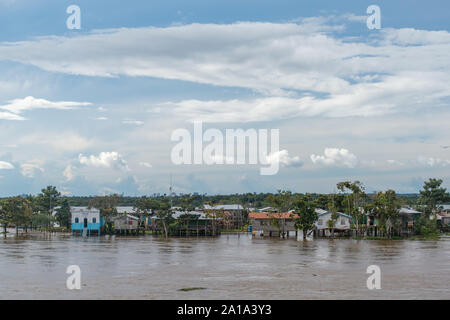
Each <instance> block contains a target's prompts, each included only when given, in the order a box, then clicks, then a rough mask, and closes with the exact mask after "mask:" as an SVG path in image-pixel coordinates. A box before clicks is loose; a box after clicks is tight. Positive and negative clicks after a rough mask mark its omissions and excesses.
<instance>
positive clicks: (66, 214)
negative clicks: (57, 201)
mask: <svg viewBox="0 0 450 320" xmlns="http://www.w3.org/2000/svg"><path fill="white" fill-rule="evenodd" d="M55 218H56V221H58V223H59V225H60V226H61V227H65V228H67V229H70V225H71V214H70V205H69V201H68V200H67V198H64V199H63V200H62V201H61V206H60V207H59V208H58V209H56V215H55Z"/></svg>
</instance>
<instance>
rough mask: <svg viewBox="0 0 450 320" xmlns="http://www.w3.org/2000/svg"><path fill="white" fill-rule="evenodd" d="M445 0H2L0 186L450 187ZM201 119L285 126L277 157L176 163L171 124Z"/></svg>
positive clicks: (449, 45)
mask: <svg viewBox="0 0 450 320" xmlns="http://www.w3.org/2000/svg"><path fill="white" fill-rule="evenodd" d="M72 4H76V5H78V6H79V7H80V9H81V27H82V28H81V30H69V29H67V28H66V19H67V17H68V16H69V15H68V14H67V13H66V8H67V7H68V6H69V5H72ZM372 4H377V5H379V6H380V8H381V21H382V28H381V30H369V29H368V28H367V27H366V21H365V20H366V17H367V14H366V8H367V7H368V6H369V5H372ZM449 6H450V4H449V3H448V1H426V2H425V1H378V2H373V1H261V0H259V1H242V0H241V1H195V0H193V1H129V2H123V1H76V2H74V1H56V0H54V1H50V0H49V1H31V0H0V70H1V72H0V136H1V137H2V139H1V143H0V195H1V196H6V195H13V194H20V193H36V192H39V190H40V189H41V188H42V187H44V186H46V185H48V184H52V185H56V186H57V187H58V188H59V189H60V190H61V191H63V193H65V194H69V195H89V194H105V193H111V192H119V193H124V194H127V195H143V194H152V193H155V192H159V193H164V192H168V186H169V179H170V178H169V177H170V175H171V174H172V176H173V184H174V190H175V191H176V192H207V193H210V194H211V193H234V192H260V191H264V192H267V191H268V192H273V191H276V190H277V189H279V188H283V189H286V188H287V189H291V190H293V191H299V192H307V191H308V192H333V191H335V184H336V183H337V182H339V181H342V180H348V179H350V180H356V179H358V180H361V181H362V182H363V183H364V184H365V185H366V187H367V190H368V191H374V190H385V189H387V188H393V189H395V190H397V191H399V192H417V191H418V190H419V189H420V187H421V185H422V182H423V180H425V179H428V178H429V177H441V178H444V181H445V185H446V186H450V179H449V174H448V171H449V170H448V169H449V168H450V148H448V147H447V146H448V145H450V141H449V137H450V129H449V126H448V119H449V116H450V110H449V95H450V89H449V86H448V81H449V80H450V35H449V24H450V21H449V19H448V12H449V9H450V8H449ZM194 120H202V121H203V122H204V126H205V128H217V129H219V130H222V131H225V130H226V129H229V128H231V129H237V128H243V129H252V128H255V129H264V128H267V129H273V128H277V129H279V130H280V150H282V152H283V153H282V154H283V158H282V159H281V168H280V171H279V172H278V174H276V175H273V176H261V175H260V174H259V168H258V166H254V165H239V166H223V165H214V166H205V165H181V166H177V165H174V164H173V163H172V161H171V159H170V152H171V148H172V147H173V146H174V144H175V143H174V142H172V141H171V139H170V138H171V134H172V133H173V131H174V130H176V129H178V128H186V129H188V130H190V131H192V121H194Z"/></svg>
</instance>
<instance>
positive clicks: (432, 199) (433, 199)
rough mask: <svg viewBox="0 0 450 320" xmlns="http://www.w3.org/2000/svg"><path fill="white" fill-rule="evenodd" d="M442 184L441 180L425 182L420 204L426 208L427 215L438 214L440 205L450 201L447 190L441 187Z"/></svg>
mask: <svg viewBox="0 0 450 320" xmlns="http://www.w3.org/2000/svg"><path fill="white" fill-rule="evenodd" d="M442 182H443V181H442V180H441V179H429V180H428V181H425V182H424V185H423V190H421V191H420V196H419V201H418V202H419V204H420V205H422V206H424V209H425V213H426V214H427V215H430V214H431V213H434V212H436V210H437V208H438V205H439V204H442V203H445V202H447V201H450V195H449V193H448V192H447V189H446V188H443V187H441V185H442Z"/></svg>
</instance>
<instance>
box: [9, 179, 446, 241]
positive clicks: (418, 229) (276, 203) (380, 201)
mask: <svg viewBox="0 0 450 320" xmlns="http://www.w3.org/2000/svg"><path fill="white" fill-rule="evenodd" d="M442 183H443V181H442V180H441V179H429V180H428V181H425V182H424V186H423V189H422V190H421V191H420V193H419V194H417V195H413V194H408V195H399V194H396V192H395V191H393V190H386V191H382V192H375V193H373V194H369V195H367V194H366V193H365V187H364V185H363V184H362V183H361V182H360V181H353V182H352V181H343V182H339V183H338V184H337V189H338V190H339V193H337V194H315V193H313V194H301V193H292V192H291V191H288V190H278V192H277V193H275V194H270V193H245V194H232V195H206V194H179V195H177V194H172V195H171V196H170V197H168V196H167V195H165V194H164V195H161V194H154V195H152V196H149V197H124V196H123V195H119V194H112V195H106V196H95V197H63V196H61V193H60V192H59V191H58V190H57V189H56V187H54V186H48V187H46V188H44V189H42V190H41V192H40V193H39V194H38V195H22V196H15V197H8V198H3V199H0V225H1V228H2V229H1V231H3V233H4V234H6V231H7V229H8V228H15V229H16V233H18V231H19V228H20V227H22V228H23V230H24V231H25V232H27V231H28V230H29V229H39V230H43V231H55V230H59V231H65V230H70V227H71V216H70V206H74V205H79V206H88V207H91V208H92V207H93V208H97V209H99V210H100V214H101V216H102V217H103V218H104V220H105V227H104V228H105V229H104V231H106V232H108V233H111V232H113V225H112V217H114V216H115V215H117V210H116V207H117V206H133V207H134V208H136V210H137V211H136V214H137V215H138V216H139V217H140V218H141V220H142V219H143V218H147V217H150V216H151V217H153V218H154V221H156V223H157V224H158V226H159V227H160V228H161V230H163V234H164V237H168V236H169V235H170V234H171V229H174V228H175V227H180V226H182V225H180V223H185V224H186V223H189V221H190V219H195V216H192V215H189V212H190V211H193V210H195V209H196V208H198V207H203V206H204V205H205V204H208V205H210V208H209V209H206V210H204V212H205V214H206V215H207V216H208V217H210V218H211V219H212V223H213V230H214V232H215V230H216V227H217V224H218V223H219V220H220V221H221V222H220V224H221V227H222V228H223V229H228V230H242V229H241V228H243V227H245V226H246V225H247V221H245V219H244V220H243V221H242V224H239V226H236V225H233V220H232V218H230V216H229V215H227V214H225V213H224V212H223V210H216V209H214V208H213V206H215V205H218V204H230V203H234V204H241V205H242V206H243V207H244V208H255V207H259V208H261V207H265V206H270V207H272V208H274V211H275V212H274V213H271V214H272V215H273V219H271V221H270V223H271V224H272V225H273V226H275V227H276V228H277V229H278V231H279V232H280V234H281V235H283V236H284V235H285V230H283V228H284V225H285V224H284V223H283V222H284V221H283V220H284V219H279V213H286V212H292V213H293V214H292V217H293V219H294V223H295V227H296V228H297V229H298V230H304V237H306V235H307V234H308V233H309V232H310V231H311V230H313V228H314V223H315V221H316V220H317V214H316V213H315V211H314V209H315V208H322V209H327V210H328V211H330V212H331V219H330V220H328V221H327V227H328V228H329V229H330V231H331V235H332V236H334V232H335V228H336V223H337V221H338V218H339V212H344V213H346V214H348V215H349V216H351V217H352V224H353V225H354V229H355V231H356V235H355V236H356V237H357V238H358V237H361V236H365V235H367V232H366V231H367V230H368V229H367V226H368V221H367V219H368V218H367V217H368V216H369V215H370V216H371V217H372V218H375V219H376V221H377V227H378V228H379V231H381V236H382V237H383V238H388V239H395V238H396V237H398V236H400V235H401V234H400V230H401V229H402V228H403V227H404V226H405V220H404V219H403V218H402V216H400V215H399V208H400V207H401V206H409V207H411V208H413V209H416V210H418V211H420V212H423V213H424V214H417V215H416V216H414V217H413V220H414V224H413V225H414V234H415V235H417V236H419V237H423V238H432V237H435V236H436V234H437V232H438V229H437V221H436V213H437V212H439V210H440V206H441V205H442V204H443V203H446V202H450V195H449V193H448V192H447V190H446V189H445V188H443V187H442ZM173 207H178V208H177V210H180V211H184V212H185V213H186V215H183V216H182V219H179V220H180V221H175V219H174V218H173V211H172V208H173ZM402 219H403V220H402ZM55 222H57V223H58V224H59V227H58V228H56V227H55ZM194 223H195V222H194ZM406 224H408V223H407V222H406ZM441 231H442V232H448V226H443V227H442V228H441ZM375 238H379V237H375Z"/></svg>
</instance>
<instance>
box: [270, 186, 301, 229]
mask: <svg viewBox="0 0 450 320" xmlns="http://www.w3.org/2000/svg"><path fill="white" fill-rule="evenodd" d="M266 201H267V203H268V204H269V205H270V206H271V207H274V208H275V209H277V212H276V213H274V212H270V213H269V217H270V220H269V222H270V224H271V225H272V226H274V227H275V228H277V229H278V232H279V234H280V235H282V237H283V238H284V237H285V233H286V232H285V229H284V228H285V225H286V223H285V219H284V218H281V219H280V217H282V214H283V213H284V212H288V211H289V210H290V209H292V207H293V205H294V201H295V197H294V196H293V194H292V192H291V191H286V190H278V193H277V194H270V195H269V196H268V197H267V198H266Z"/></svg>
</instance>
